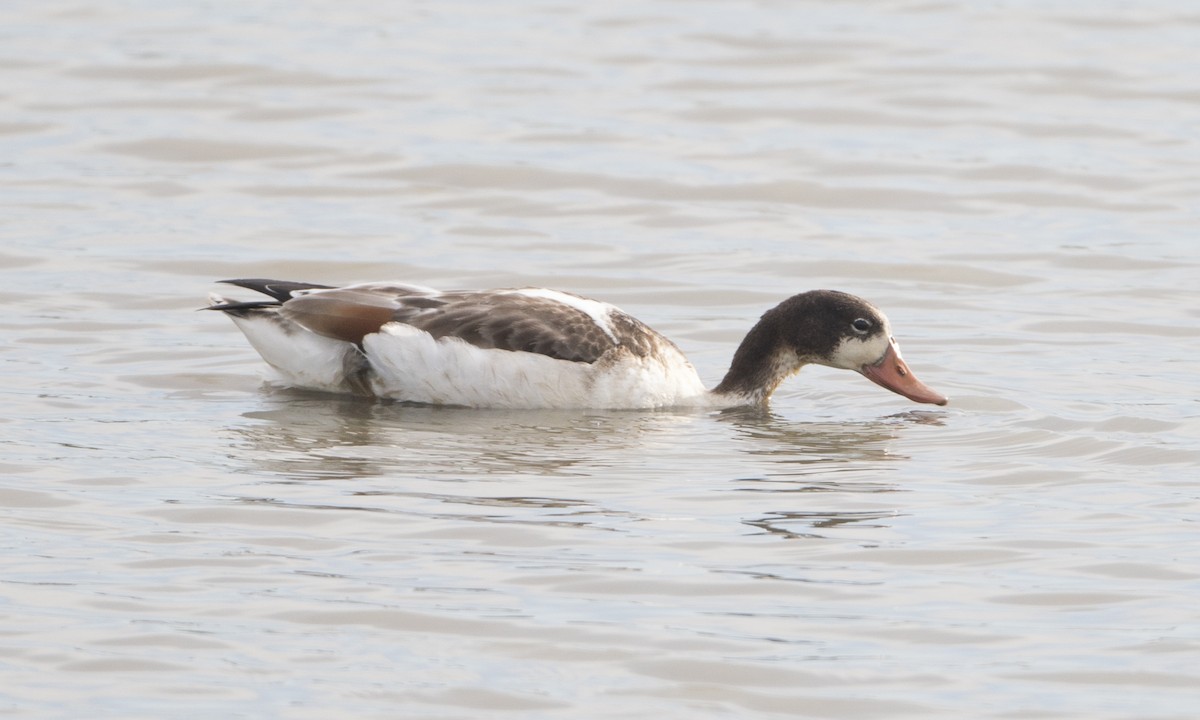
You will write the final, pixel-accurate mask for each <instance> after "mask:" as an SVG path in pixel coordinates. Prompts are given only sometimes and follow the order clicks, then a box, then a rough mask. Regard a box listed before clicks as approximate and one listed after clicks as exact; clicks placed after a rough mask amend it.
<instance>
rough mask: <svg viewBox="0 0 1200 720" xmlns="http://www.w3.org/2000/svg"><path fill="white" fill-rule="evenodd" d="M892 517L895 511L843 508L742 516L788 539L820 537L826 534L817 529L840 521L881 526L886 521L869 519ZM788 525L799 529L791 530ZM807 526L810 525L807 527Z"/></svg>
mask: <svg viewBox="0 0 1200 720" xmlns="http://www.w3.org/2000/svg"><path fill="white" fill-rule="evenodd" d="M888 517H896V513H895V512H891V511H886V512H879V511H846V512H835V511H829V512H804V511H795V512H769V513H766V514H765V515H764V516H763V517H761V518H757V519H754V520H744V521H743V522H745V524H747V525H751V526H753V527H757V528H762V529H763V530H765V531H767V532H769V533H772V534H775V535H778V536H780V537H783V538H787V539H789V540H793V539H797V538H824V537H827V535H825V534H822V533H819V532H815V531H816V530H821V529H834V528H837V527H839V526H841V525H849V524H854V523H857V524H859V525H860V526H861V527H864V528H885V527H887V526H888V524H887V523H882V522H880V523H873V522H871V521H872V520H882V519H883V518H888ZM791 526H799V527H801V528H803V529H800V530H793V529H791ZM809 528H811V529H809Z"/></svg>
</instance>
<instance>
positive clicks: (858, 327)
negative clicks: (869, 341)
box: [850, 318, 873, 333]
mask: <svg viewBox="0 0 1200 720" xmlns="http://www.w3.org/2000/svg"><path fill="white" fill-rule="evenodd" d="M850 327H852V328H854V330H855V332H860V333H865V332H867V331H869V330H870V329H871V328H872V327H873V325H871V321H870V320H868V319H866V318H858V319H857V320H855V321H854V322H852V323H850Z"/></svg>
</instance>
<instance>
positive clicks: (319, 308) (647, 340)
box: [282, 284, 670, 363]
mask: <svg viewBox="0 0 1200 720" xmlns="http://www.w3.org/2000/svg"><path fill="white" fill-rule="evenodd" d="M282 312H283V314H284V315H285V316H286V317H287V318H288V319H289V320H292V321H294V322H296V323H298V324H300V325H302V326H304V327H305V328H307V329H309V330H311V331H313V332H315V333H319V334H321V335H325V336H328V337H333V338H338V339H340V340H345V341H347V342H352V343H355V344H359V345H361V344H362V339H363V337H364V336H366V335H369V334H370V333H373V332H378V331H379V329H380V328H381V327H383V325H385V324H387V323H389V322H399V323H404V324H406V325H411V326H412V327H415V328H417V329H419V330H424V331H425V332H427V333H429V334H430V335H432V336H433V337H435V338H445V337H454V338H458V339H460V340H463V341H464V342H467V343H470V344H471V345H474V346H476V347H479V348H484V349H491V348H496V349H500V350H512V351H520V352H531V353H538V354H541V355H547V356H549V357H552V358H557V359H560V360H571V361H575V362H586V363H592V362H595V361H596V360H597V359H599V358H600V356H601V355H603V354H604V353H606V352H608V351H609V350H611V349H613V348H615V347H618V346H623V347H626V348H627V349H628V350H629V351H630V352H632V353H633V354H635V355H639V356H646V355H649V354H650V353H651V352H653V351H654V350H655V348H656V347H657V346H659V345H661V344H667V345H669V344H670V343H669V341H667V340H666V339H664V338H662V337H661V336H660V335H658V334H657V333H656V332H654V330H651V329H650V328H649V327H647V326H646V325H644V324H642V323H641V322H639V321H637V320H636V319H634V318H632V317H630V316H629V315H626V314H625V313H623V312H621V311H620V310H617V309H616V308H612V309H611V310H610V312H609V315H608V324H609V328H608V332H605V329H604V328H602V327H600V326H599V325H598V324H597V323H596V321H595V320H594V319H593V318H592V317H591V316H590V315H588V314H587V313H586V312H583V311H582V310H580V309H578V308H576V307H572V306H571V305H568V304H564V303H561V302H558V301H556V300H553V299H549V298H544V297H535V296H529V295H522V294H519V293H514V292H512V291H505V290H491V291H483V292H447V293H438V292H436V291H428V290H424V289H416V288H409V287H406V286H399V285H385V284H371V285H354V286H350V287H346V288H339V289H336V290H317V291H313V292H310V293H306V294H303V295H300V296H299V297H295V298H293V299H291V300H288V301H287V302H286V303H284V305H283V307H282ZM609 333H611V336H610V334H609Z"/></svg>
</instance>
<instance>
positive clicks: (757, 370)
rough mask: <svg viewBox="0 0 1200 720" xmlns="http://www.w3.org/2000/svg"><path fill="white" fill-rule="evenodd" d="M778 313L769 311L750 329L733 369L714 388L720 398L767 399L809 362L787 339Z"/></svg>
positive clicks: (733, 400)
mask: <svg viewBox="0 0 1200 720" xmlns="http://www.w3.org/2000/svg"><path fill="white" fill-rule="evenodd" d="M778 315H779V314H778V313H776V312H768V313H767V314H766V315H763V317H762V319H761V320H759V321H758V324H756V325H755V326H754V327H752V328H750V332H748V333H746V338H745V339H744V340H742V344H741V345H739V346H738V349H737V352H735V353H734V354H733V362H732V363H730V365H729V372H727V373H725V378H724V379H723V380H721V383H720V384H719V385H717V386H716V387H715V388H713V390H712V394H713V395H714V396H716V397H717V399H719V400H720V401H725V400H728V401H729V402H731V403H732V404H738V405H749V404H758V403H765V402H766V401H767V399H768V398H770V397H771V393H773V392H775V388H777V387H779V384H780V383H781V382H783V381H784V380H786V379H787V378H788V377H789V376H791V375H793V374H795V373H796V372H797V371H799V370H800V368H801V367H803V366H804V365H805V364H806V363H807V361H806V360H804V359H802V358H800V357H799V356H798V355H797V354H796V352H795V351H794V350H792V349H791V348H790V347H788V345H787V344H786V343H784V342H783V337H782V328H781V325H780V322H779V318H778Z"/></svg>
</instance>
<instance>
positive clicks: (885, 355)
mask: <svg viewBox="0 0 1200 720" xmlns="http://www.w3.org/2000/svg"><path fill="white" fill-rule="evenodd" d="M805 294H806V295H815V296H816V298H815V300H816V302H815V305H816V307H817V308H822V310H821V311H819V312H817V313H816V315H815V316H816V317H817V318H819V322H820V323H821V324H822V325H823V326H824V327H823V328H822V336H823V337H829V338H832V337H834V336H836V337H837V342H836V344H834V345H833V346H832V348H831V349H830V350H828V351H823V352H822V353H821V354H819V355H816V356H814V357H813V359H812V362H815V363H819V364H821V365H828V366H829V367H836V368H842V369H844V370H854V371H855V372H858V373H861V374H862V375H864V376H865V377H866V378H867V379H868V380H870V381H871V382H873V383H875V384H876V385H880V386H882V387H885V388H887V389H888V390H891V391H892V392H894V393H897V394H899V395H903V396H904V397H906V398H908V399H909V400H912V401H914V402H919V403H931V404H933V405H945V404H946V403H947V402H948V400H947V398H946V396H945V395H942V394H941V393H938V392H935V391H934V390H933V389H931V388H930V387H928V386H927V385H926V384H925V383H923V382H921V381H920V380H918V379H917V376H916V375H913V373H912V371H911V370H909V369H908V365H907V364H906V363H905V362H904V358H903V357H901V355H900V345H899V343H897V342H896V338H895V337H893V336H892V327H891V324H889V323H888V319H887V316H886V315H884V314H883V313H882V312H880V310H879V309H878V308H876V307H875V306H874V305H872V304H871V303H869V302H867V301H866V300H863V299H862V298H860V297H856V296H854V295H850V294H848V293H843V292H838V291H836V290H816V291H814V292H813V293H805ZM796 340H797V345H803V344H809V345H811V343H812V338H811V337H798V338H796ZM826 347H828V346H826ZM797 350H799V348H797ZM823 350H824V349H823Z"/></svg>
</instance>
